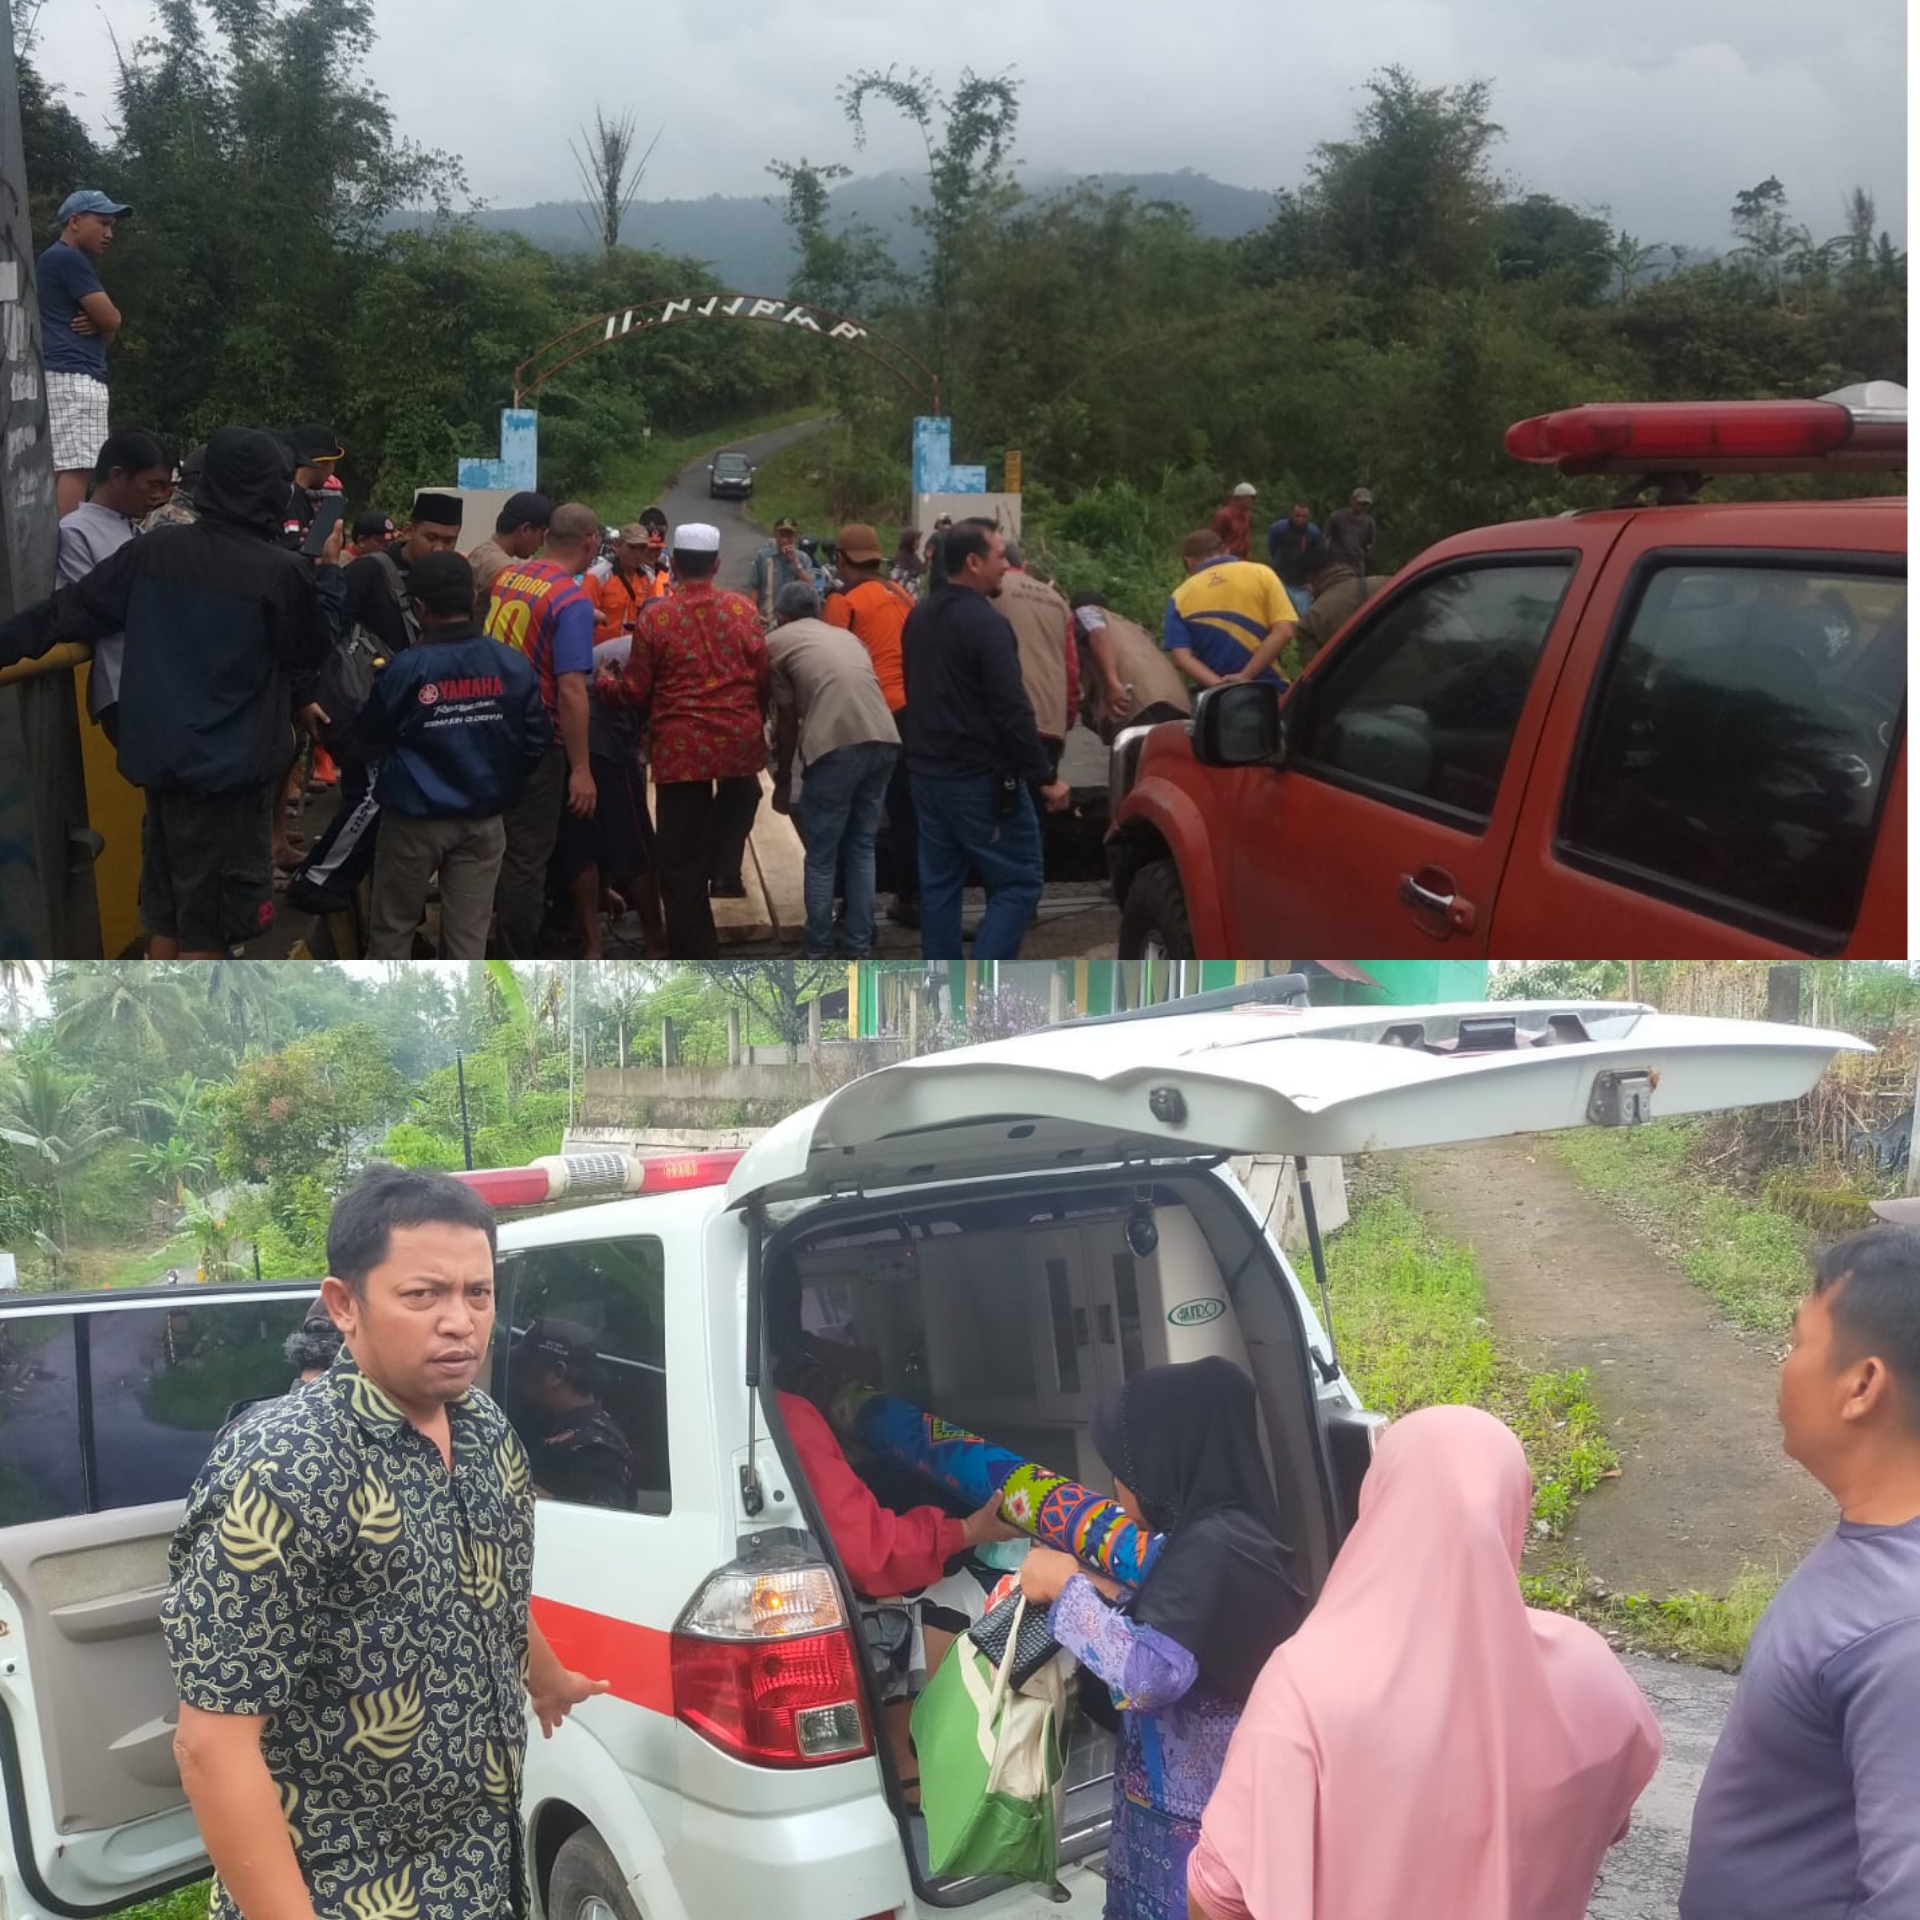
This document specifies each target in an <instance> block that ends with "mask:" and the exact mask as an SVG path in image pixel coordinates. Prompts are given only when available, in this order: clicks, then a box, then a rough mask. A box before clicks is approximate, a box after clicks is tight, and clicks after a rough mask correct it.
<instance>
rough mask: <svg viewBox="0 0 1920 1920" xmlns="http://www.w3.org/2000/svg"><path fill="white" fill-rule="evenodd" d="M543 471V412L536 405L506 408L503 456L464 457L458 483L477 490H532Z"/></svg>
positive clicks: (502, 422)
mask: <svg viewBox="0 0 1920 1920" xmlns="http://www.w3.org/2000/svg"><path fill="white" fill-rule="evenodd" d="M539 470H540V415H539V414H538V413H537V412H536V411H535V410H534V409H533V408H532V407H503V408H502V409H501V412H500V457H499V458H498V459H497V460H462V461H461V462H460V471H459V477H458V478H457V479H456V480H455V482H454V485H455V486H459V487H465V488H467V489H468V490H469V491H471V492H476V493H531V492H533V491H534V490H535V487H536V484H537V482H536V479H535V476H536V475H537V474H538V472H539Z"/></svg>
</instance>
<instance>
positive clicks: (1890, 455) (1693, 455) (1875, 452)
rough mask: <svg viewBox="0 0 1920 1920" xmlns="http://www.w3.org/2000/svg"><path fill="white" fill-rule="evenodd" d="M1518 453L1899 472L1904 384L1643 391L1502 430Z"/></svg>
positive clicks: (1606, 464) (1646, 464)
mask: <svg viewBox="0 0 1920 1920" xmlns="http://www.w3.org/2000/svg"><path fill="white" fill-rule="evenodd" d="M1506 449H1507V452H1508V453H1510V454H1511V455H1512V456H1513V457H1514V458H1515V459H1516V460H1525V461H1527V462H1529V463H1531V464H1533V465H1535V466H1549V467H1558V468H1559V469H1560V471H1561V472H1562V473H1567V474H1578V473H1616V474H1656V473H1700V474H1705V473H1807V472H1812V471H1816V470H1819V469H1830V470H1834V471H1840V472H1865V471H1892V472H1903V471H1905V468H1906V464H1907V410H1906V392H1905V389H1904V388H1900V387H1896V386H1893V385H1892V384H1891V383H1889V382H1885V381H1874V382H1871V383H1869V384H1868V385H1867V386H1864V387H1848V388H1844V389H1842V390H1841V391H1840V392H1839V393H1835V394H1829V395H1828V396H1827V397H1826V398H1824V399H1821V400H1701V401H1692V400H1648V401H1624V402H1608V403H1603V404H1601V405H1598V406H1585V407H1564V408H1562V409H1560V411H1558V412H1557V413H1543V414H1536V415H1535V416H1534V417H1533V418H1532V419H1529V420H1520V421H1516V422H1515V423H1514V425H1512V426H1511V427H1509V428H1508V429H1507V432H1506Z"/></svg>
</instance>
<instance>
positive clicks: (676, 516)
mask: <svg viewBox="0 0 1920 1920" xmlns="http://www.w3.org/2000/svg"><path fill="white" fill-rule="evenodd" d="M827 424H828V420H827V419H826V418H822V419H819V420H803V421H801V422H800V424H799V425H798V426H793V427H777V428H776V429H775V430H774V431H773V432H772V433H758V434H755V435H754V436H753V437H752V438H751V439H747V440H729V441H728V442H727V443H726V446H725V449H724V451H726V452H728V453H744V454H745V455H746V456H747V458H748V459H749V460H751V461H752V462H753V463H754V464H755V465H756V466H758V465H759V463H760V462H761V461H763V460H766V459H769V458H771V456H772V455H774V454H776V453H778V452H780V451H781V449H782V448H784V447H790V446H792V445H793V444H794V442H795V441H797V440H805V439H807V438H809V437H810V436H811V435H813V434H816V433H818V432H819V431H820V430H821V429H822V428H823V427H825V426H826V425H827ZM718 450H719V449H716V451H718ZM712 458H713V455H712V454H709V453H703V454H701V455H700V456H699V457H698V458H697V459H694V460H691V461H689V462H688V463H687V465H686V466H684V467H683V468H681V470H680V473H679V475H678V477H677V478H676V479H675V480H674V481H673V482H672V483H671V484H670V485H669V486H668V488H667V490H666V492H665V493H663V494H662V495H661V496H660V511H661V512H662V513H664V514H665V515H666V516H667V519H668V521H669V523H670V524H671V525H673V526H676V527H677V526H679V525H680V524H681V522H682V521H685V520H705V521H707V522H708V523H709V524H711V525H713V526H716V527H718V528H719V529H720V584H721V585H722V586H727V587H739V588H742V589H744V588H746V587H747V585H748V584H749V582H748V570H749V569H750V568H751V566H752V565H753V556H754V553H755V551H756V550H757V549H758V548H760V547H762V546H764V545H765V544H766V542H767V539H768V538H769V536H768V535H767V533H766V532H765V531H764V530H763V529H762V528H760V527H758V526H756V525H755V524H754V523H753V522H752V521H750V520H749V519H748V518H747V512H748V508H749V507H750V506H751V504H752V503H751V502H746V503H744V504H743V503H742V502H740V501H738V500H715V499H714V498H713V497H712V496H711V495H710V494H709V493H708V492H707V463H708V462H709V461H710V460H711V459H712ZM807 531H808V532H810V533H818V532H819V531H820V529H819V528H817V527H810V528H808V529H807Z"/></svg>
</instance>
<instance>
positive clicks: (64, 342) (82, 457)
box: [34, 187, 133, 520]
mask: <svg viewBox="0 0 1920 1920" xmlns="http://www.w3.org/2000/svg"><path fill="white" fill-rule="evenodd" d="M132 211H133V209H132V208H131V207H128V206H122V205H121V203H120V202H119V201H118V200H112V199H109V198H108V197H107V195H106V194H104V193H102V192H100V191H99V189H98V188H96V187H86V188H83V189H82V190H81V191H80V192H79V193H70V194H68V195H67V197H66V198H65V199H64V200H63V201H61V203H60V213H59V220H60V237H59V239H57V240H56V241H55V242H54V243H53V245H52V246H50V247H49V248H48V249H47V250H46V252H45V253H43V254H42V255H41V256H40V258H39V261H38V262H37V263H36V265H35V267H34V279H35V283H36V285H37V286H38V288H39V293H40V355H41V360H42V362H43V364H44V365H45V367H46V370H47V423H48V429H49V433H50V436H51V438H52V441H53V485H54V500H55V503H56V505H57V506H58V508H59V511H60V517H61V518H62V519H63V520H64V519H65V518H66V516H67V515H68V514H70V513H71V512H72V511H73V510H74V508H75V507H77V506H79V505H80V503H81V502H82V501H83V500H85V499H86V497H87V476H88V475H89V474H90V473H91V472H92V471H93V465H94V462H95V461H96V460H97V459H99V457H100V449H101V447H102V446H104V445H105V444H106V438H107V346H108V343H109V342H110V341H111V340H112V339H113V337H114V335H115V334H117V333H118V332H119V331H120V309H119V308H118V307H116V306H115V305H114V304H113V302H112V301H111V300H110V299H109V298H108V297H107V290H106V288H105V287H103V286H102V285H101V284H100V269H99V266H98V264H97V263H98V262H99V259H100V257H101V255H102V254H104V253H105V252H106V250H107V249H108V248H109V247H110V246H111V245H112V244H113V227H114V222H115V221H116V220H124V219H125V218H126V216H127V215H128V214H130V213H131V212H132Z"/></svg>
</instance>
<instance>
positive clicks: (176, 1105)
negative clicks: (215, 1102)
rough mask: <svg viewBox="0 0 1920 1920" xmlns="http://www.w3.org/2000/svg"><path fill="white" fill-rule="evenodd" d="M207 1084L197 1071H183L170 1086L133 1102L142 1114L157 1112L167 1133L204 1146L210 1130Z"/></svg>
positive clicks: (210, 1117)
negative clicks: (195, 1072)
mask: <svg viewBox="0 0 1920 1920" xmlns="http://www.w3.org/2000/svg"><path fill="white" fill-rule="evenodd" d="M207 1091H208V1089H207V1083H206V1082H205V1081H204V1080H202V1079H201V1078H200V1077H199V1076H198V1075H197V1074H192V1073H183V1074H181V1075H179V1076H178V1077H177V1078H176V1079H175V1080H174V1082H173V1084H172V1085H171V1086H168V1087H165V1088H163V1089H162V1090H161V1091H160V1092H159V1093H157V1094H154V1095H151V1096H150V1097H149V1098H147V1099H144V1100H136V1101H135V1102H134V1103H133V1104H134V1105H135V1107H137V1108H138V1109H139V1110H140V1111H141V1112H143V1113H151V1114H157V1115H158V1116H159V1118H160V1120H161V1122H162V1124H163V1126H164V1128H165V1131H166V1133H167V1134H168V1135H171V1136H176V1137H179V1138H182V1139H185V1140H189V1141H191V1142H192V1143H193V1144H194V1145H195V1146H202V1145H204V1144H205V1142H206V1138H207V1135H208V1133H209V1132H210V1131H211V1122H212V1116H211V1115H210V1114H209V1113H208V1112H207Z"/></svg>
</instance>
